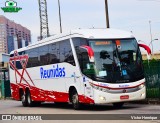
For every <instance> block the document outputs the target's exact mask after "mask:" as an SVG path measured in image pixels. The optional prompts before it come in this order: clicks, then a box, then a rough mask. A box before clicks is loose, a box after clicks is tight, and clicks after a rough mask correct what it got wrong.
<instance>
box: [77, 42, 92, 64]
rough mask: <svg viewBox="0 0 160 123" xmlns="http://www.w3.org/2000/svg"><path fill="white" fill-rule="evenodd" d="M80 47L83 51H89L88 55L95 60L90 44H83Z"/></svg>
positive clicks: (90, 59)
mask: <svg viewBox="0 0 160 123" xmlns="http://www.w3.org/2000/svg"><path fill="white" fill-rule="evenodd" d="M79 49H80V50H81V51H82V50H83V51H85V52H87V54H88V57H89V61H90V62H94V52H93V49H92V48H91V47H90V46H86V45H83V46H80V47H79ZM83 51H82V52H83Z"/></svg>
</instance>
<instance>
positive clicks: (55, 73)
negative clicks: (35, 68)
mask: <svg viewBox="0 0 160 123" xmlns="http://www.w3.org/2000/svg"><path fill="white" fill-rule="evenodd" d="M55 66H56V67H55ZM40 75H41V79H46V78H58V77H65V75H66V73H65V68H64V67H63V68H60V67H59V66H58V65H53V68H51V69H48V70H45V69H44V68H43V67H41V68H40Z"/></svg>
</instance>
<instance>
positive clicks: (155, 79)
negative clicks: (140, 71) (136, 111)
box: [143, 60, 160, 99]
mask: <svg viewBox="0 0 160 123" xmlns="http://www.w3.org/2000/svg"><path fill="white" fill-rule="evenodd" d="M143 64H144V72H145V78H146V86H147V90H146V91H147V98H153V99H160V61H159V60H151V61H144V62H143Z"/></svg>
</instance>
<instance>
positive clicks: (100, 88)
mask: <svg viewBox="0 0 160 123" xmlns="http://www.w3.org/2000/svg"><path fill="white" fill-rule="evenodd" d="M92 87H93V88H94V89H96V90H99V91H103V92H107V91H108V89H107V88H102V87H98V86H95V85H92Z"/></svg>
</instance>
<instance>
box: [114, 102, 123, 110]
mask: <svg viewBox="0 0 160 123" xmlns="http://www.w3.org/2000/svg"><path fill="white" fill-rule="evenodd" d="M123 105H124V103H123V102H119V103H113V107H114V108H117V109H120V108H122V107H123Z"/></svg>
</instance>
